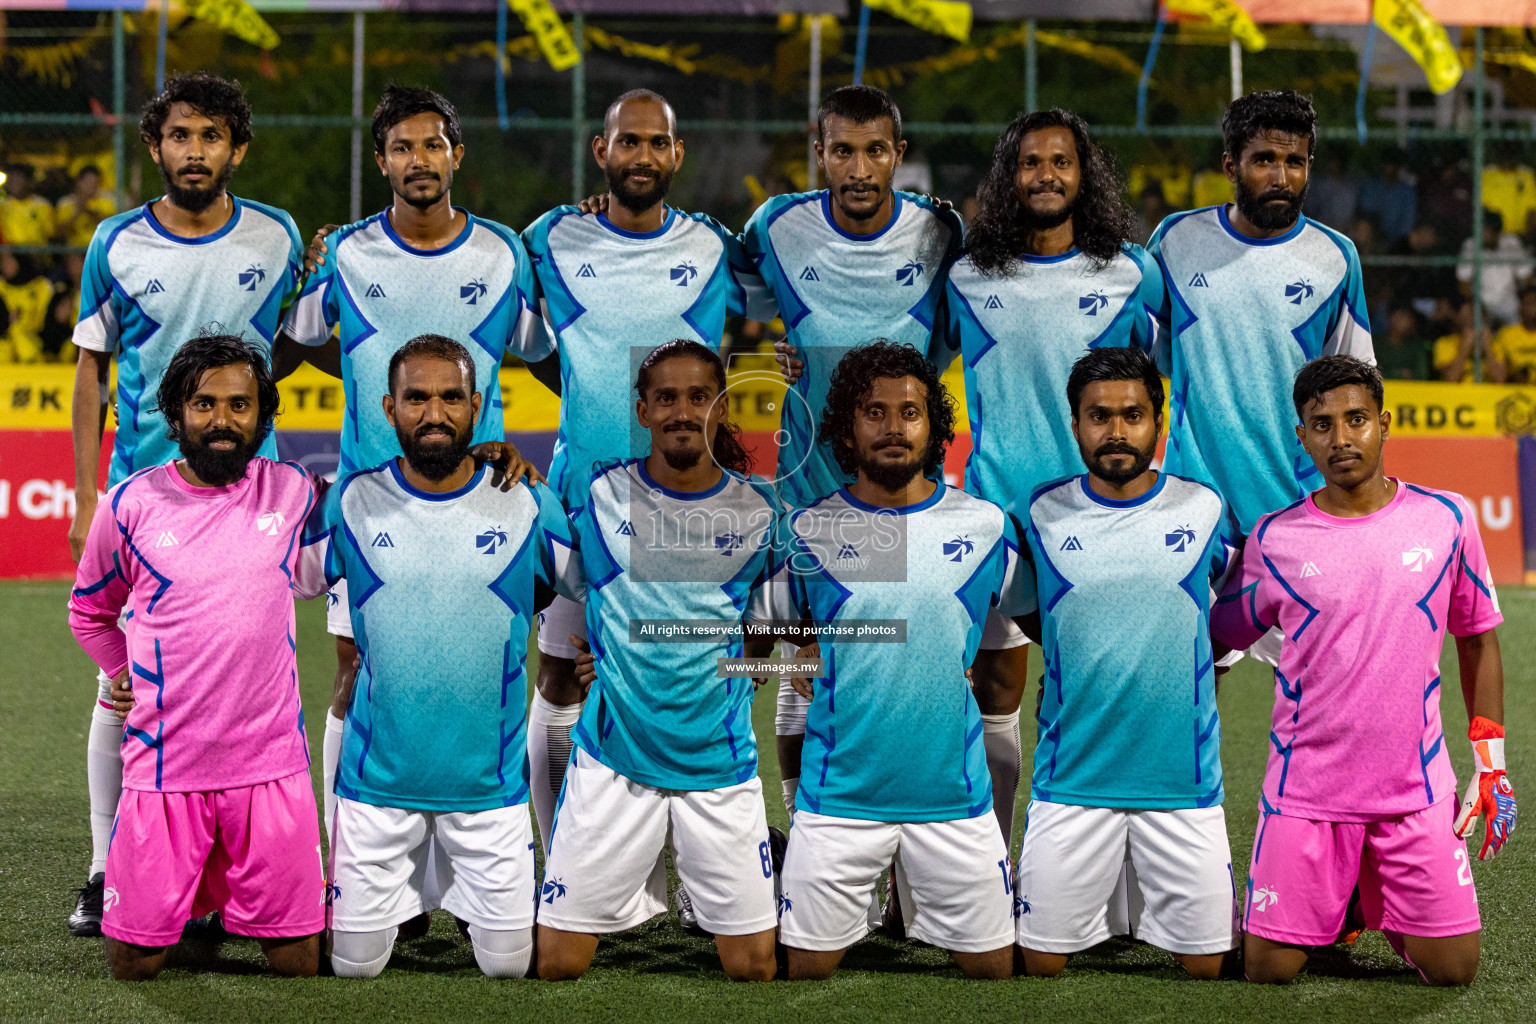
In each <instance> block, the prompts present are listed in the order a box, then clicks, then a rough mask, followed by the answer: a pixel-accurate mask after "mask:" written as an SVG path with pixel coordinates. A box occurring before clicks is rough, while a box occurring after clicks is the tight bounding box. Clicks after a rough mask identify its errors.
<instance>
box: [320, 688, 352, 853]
mask: <svg viewBox="0 0 1536 1024" xmlns="http://www.w3.org/2000/svg"><path fill="white" fill-rule="evenodd" d="M345 726H346V722H344V721H343V720H342V719H340V718H337V717H336V713H335V712H334V711H327V712H326V713H325V740H324V741H323V742H322V743H321V745H320V777H321V779H322V780H324V782H323V784H324V786H325V793H324V797H325V842H326V849H328V850H334V849H336V837H335V836H334V835H332V834H331V829H332V827H333V823H334V822H335V820H336V765H337V763H338V762H339V761H340V760H341V734H342V729H343V728H345Z"/></svg>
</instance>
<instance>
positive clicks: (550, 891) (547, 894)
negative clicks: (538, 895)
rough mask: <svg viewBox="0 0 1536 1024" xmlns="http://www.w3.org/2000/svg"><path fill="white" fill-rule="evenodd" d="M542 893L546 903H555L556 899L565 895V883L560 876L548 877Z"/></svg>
mask: <svg viewBox="0 0 1536 1024" xmlns="http://www.w3.org/2000/svg"><path fill="white" fill-rule="evenodd" d="M542 894H543V896H544V902H545V903H550V904H553V903H554V902H555V900H557V899H559V898H560V897H561V896H564V895H565V883H564V882H562V881H560V879H558V878H546V879H545V880H544V888H543V890H542Z"/></svg>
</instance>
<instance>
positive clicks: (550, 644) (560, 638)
mask: <svg viewBox="0 0 1536 1024" xmlns="http://www.w3.org/2000/svg"><path fill="white" fill-rule="evenodd" d="M572 633H575V634H576V635H577V636H579V637H581V638H582V639H583V640H585V639H586V638H587V606H586V605H584V604H577V603H576V602H575V601H572V600H571V599H570V598H568V597H562V596H561V595H559V594H556V595H555V599H554V600H553V601H551V602H549V606H548V607H546V608H545V609H544V610H543V611H541V612H539V653H540V654H547V655H549V656H550V657H551V658H569V659H571V660H572V661H574V660H576V655H577V654H579V653H581V652H580V651H578V650H576V648H574V647H572V646H571V641H570V639H569V638H570V635H571V634H572Z"/></svg>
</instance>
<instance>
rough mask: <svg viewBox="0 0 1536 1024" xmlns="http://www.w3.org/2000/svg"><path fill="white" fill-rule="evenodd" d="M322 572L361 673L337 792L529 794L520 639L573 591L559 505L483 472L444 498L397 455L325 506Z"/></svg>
mask: <svg viewBox="0 0 1536 1024" xmlns="http://www.w3.org/2000/svg"><path fill="white" fill-rule="evenodd" d="M326 502H327V507H326V525H327V526H328V528H329V530H330V550H329V551H328V552H327V562H326V575H327V577H328V578H329V580H330V582H332V583H334V582H335V581H336V580H338V579H342V578H345V579H346V581H347V590H348V592H349V595H350V598H351V603H352V608H351V615H352V630H353V636H354V637H355V638H356V640H357V650H358V656H359V659H360V661H361V666H360V667H359V669H358V672H357V682H356V683H355V684H354V685H353V688H352V706H351V707H350V708H349V709H348V711H347V728H346V732H345V739H344V740H343V741H342V751H341V761H340V765H339V767H338V769H337V774H336V792H337V793H338V794H340V795H341V796H344V797H346V798H347V799H349V800H358V801H361V802H363V803H369V804H375V805H377V806H382V807H404V808H410V809H413V810H424V811H483V810H489V809H491V808H493V807H508V806H511V805H513V804H519V803H523V802H524V801H526V800H527V799H528V747H527V724H528V721H527V719H528V716H527V712H526V710H525V705H526V703H527V699H528V680H527V676H526V673H525V671H524V667H525V664H526V662H527V660H528V633H529V630H530V629H531V628H532V626H533V619H534V615H535V613H536V612H537V610H538V609H539V608H540V607H542V606H543V605H544V604H547V603H548V601H549V598H550V595H551V593H553V592H558V593H560V594H561V595H563V596H565V597H569V598H571V599H572V600H580V599H581V598H582V596H583V588H582V581H581V567H580V555H579V552H578V551H576V550H575V541H574V539H573V537H572V534H571V529H570V521H569V520H568V519H567V518H566V514H565V508H564V506H563V505H561V503H560V500H559V499H558V498H557V497H556V496H555V495H554V493H553V492H552V491H550V490H549V488H547V487H545V486H544V485H542V484H539V485H535V486H533V487H529V486H528V485H527V484H519V485H518V486H516V487H513V488H512V489H511V490H510V491H505V492H503V491H502V490H501V489H500V487H499V486H498V485H495V484H493V483H491V474H489V473H487V472H486V471H485V469H484V467H481V468H480V469H477V470H476V471H475V475H474V477H473V479H471V480H470V482H469V483H468V484H466V485H464V486H463V487H462V488H460V489H458V490H456V491H451V492H448V493H446V494H429V493H427V492H424V491H418V490H417V489H415V488H414V487H412V486H411V485H410V484H409V483H407V482H406V480H405V477H404V475H403V474H402V473H401V472H400V467H399V465H398V462H397V460H395V459H390V460H389V461H388V462H386V463H385V464H383V465H381V466H378V467H376V468H374V469H371V470H364V471H362V472H359V473H355V474H353V475H351V476H348V477H346V478H345V479H344V480H343V481H342V482H341V483H340V484H338V485H336V486H335V487H332V488H331V490H330V492H329V493H328V494H327V496H326Z"/></svg>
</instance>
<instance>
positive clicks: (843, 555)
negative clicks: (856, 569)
mask: <svg viewBox="0 0 1536 1024" xmlns="http://www.w3.org/2000/svg"><path fill="white" fill-rule="evenodd" d="M837 560H838V561H839V562H856V561H858V560H859V548H858V545H856V544H844V545H843V546H842V547H840V548H838V549H837Z"/></svg>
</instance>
